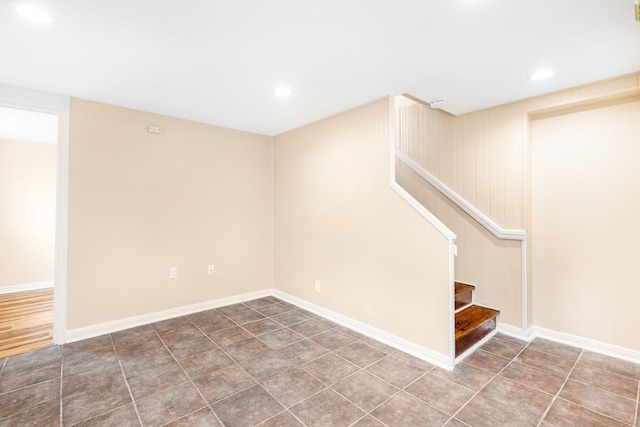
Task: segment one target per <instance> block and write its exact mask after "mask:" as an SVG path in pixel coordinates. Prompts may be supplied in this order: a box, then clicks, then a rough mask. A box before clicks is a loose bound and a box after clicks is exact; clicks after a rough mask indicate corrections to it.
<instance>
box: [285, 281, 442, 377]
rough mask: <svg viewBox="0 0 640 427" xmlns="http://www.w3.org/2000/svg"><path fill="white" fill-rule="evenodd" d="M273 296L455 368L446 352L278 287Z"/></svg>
mask: <svg viewBox="0 0 640 427" xmlns="http://www.w3.org/2000/svg"><path fill="white" fill-rule="evenodd" d="M273 296H274V297H276V298H280V299H282V300H284V301H287V302H289V303H291V304H294V305H296V306H298V307H300V308H304V309H305V310H309V311H310V312H312V313H315V314H317V315H319V316H322V317H325V318H327V319H329V320H331V321H333V322H335V323H337V324H339V325H342V326H345V327H347V328H349V329H352V330H354V331H356V332H359V333H361V334H362V335H366V336H368V337H370V338H373V339H375V340H377V341H380V342H381V343H383V344H386V345H389V346H391V347H394V348H396V349H398V350H401V351H404V352H405V353H408V354H410V355H412V356H414V357H417V358H418V359H421V360H424V361H426V362H429V363H431V364H433V365H436V366H439V367H441V368H443V369H446V370H448V371H451V370H453V359H452V358H451V357H448V356H447V355H445V354H440V353H437V352H435V351H433V350H430V349H428V348H426V347H423V346H420V345H418V344H415V343H412V342H410V341H407V340H405V339H404V338H400V337H398V336H396V335H393V334H390V333H388V332H385V331H382V330H380V329H377V328H374V327H372V326H370V325H367V324H366V323H363V322H360V321H358V320H355V319H352V318H350V317H347V316H344V315H342V314H339V313H336V312H335V311H331V310H328V309H326V308H324V307H320V306H319V305H315V304H313V303H310V302H308V301H305V300H303V299H300V298H297V297H294V296H291V295H289V294H286V293H284V292H281V291H279V290H277V289H276V290H274V291H273Z"/></svg>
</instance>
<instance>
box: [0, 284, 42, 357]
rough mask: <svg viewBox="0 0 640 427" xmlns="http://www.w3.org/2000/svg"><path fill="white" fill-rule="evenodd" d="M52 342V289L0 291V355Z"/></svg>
mask: <svg viewBox="0 0 640 427" xmlns="http://www.w3.org/2000/svg"><path fill="white" fill-rule="evenodd" d="M51 344H53V288H47V289H38V290H34V291H25V292H14V293H10V294H0V358H2V357H7V356H12V355H15V354H20V353H24V352H27V351H31V350H36V349H39V348H43V347H47V346H50V345H51Z"/></svg>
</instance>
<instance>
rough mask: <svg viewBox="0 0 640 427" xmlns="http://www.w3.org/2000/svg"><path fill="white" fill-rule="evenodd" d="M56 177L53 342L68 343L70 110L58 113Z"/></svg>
mask: <svg viewBox="0 0 640 427" xmlns="http://www.w3.org/2000/svg"><path fill="white" fill-rule="evenodd" d="M57 146H58V165H57V177H56V180H57V182H56V241H55V245H56V247H55V259H54V266H55V267H54V281H55V287H54V290H53V291H54V293H53V302H54V311H53V316H54V321H53V342H54V343H55V344H64V343H65V342H66V333H67V244H68V231H69V111H68V110H67V111H64V112H61V113H58V144H57Z"/></svg>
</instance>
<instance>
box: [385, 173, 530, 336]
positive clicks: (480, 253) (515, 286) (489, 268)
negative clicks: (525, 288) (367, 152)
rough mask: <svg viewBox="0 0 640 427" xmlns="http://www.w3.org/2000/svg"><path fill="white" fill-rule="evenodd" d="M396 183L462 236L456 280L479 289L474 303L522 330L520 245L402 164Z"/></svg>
mask: <svg viewBox="0 0 640 427" xmlns="http://www.w3.org/2000/svg"><path fill="white" fill-rule="evenodd" d="M396 179H397V181H398V183H399V184H400V185H401V186H402V187H403V188H404V189H406V190H407V191H408V192H409V193H410V194H411V195H412V196H413V197H414V198H416V199H417V200H418V201H419V202H420V203H422V204H423V205H424V206H425V207H426V208H427V209H429V210H430V211H431V212H432V213H433V214H434V215H435V216H436V217H437V218H438V219H440V220H441V221H442V222H443V223H444V224H445V225H446V226H447V227H449V228H450V229H451V230H452V231H453V232H454V233H456V235H457V236H458V238H457V239H456V245H457V246H458V256H457V257H456V262H455V277H456V280H457V281H461V282H465V283H470V284H474V285H477V287H476V290H475V295H474V302H475V303H477V304H481V305H486V306H488V307H492V308H498V309H499V310H500V312H501V314H500V322H501V323H505V324H508V325H512V326H515V327H521V323H522V293H521V292H522V291H521V290H522V286H521V283H522V270H521V261H520V259H521V257H522V252H521V250H522V249H521V243H520V241H516V240H501V239H498V238H496V237H495V236H493V235H492V234H491V233H490V232H489V231H487V230H486V229H485V228H484V227H482V226H481V225H480V224H479V223H477V222H476V221H474V220H473V219H472V218H471V217H470V216H469V215H467V214H466V213H465V212H463V211H462V210H461V209H460V208H459V207H458V206H457V205H455V204H454V203H452V202H451V201H450V200H449V199H448V198H446V197H445V196H444V195H442V193H440V192H439V191H437V190H436V189H434V188H433V187H432V186H431V185H430V184H429V183H427V182H426V181H425V180H423V179H422V178H420V177H419V176H418V175H417V174H416V173H415V172H413V171H412V170H411V169H410V168H408V167H407V166H405V165H404V164H403V163H402V162H398V163H397V166H396Z"/></svg>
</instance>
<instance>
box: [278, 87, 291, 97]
mask: <svg viewBox="0 0 640 427" xmlns="http://www.w3.org/2000/svg"><path fill="white" fill-rule="evenodd" d="M290 95H291V91H290V90H289V89H288V88H286V87H279V88H278V89H276V96H278V97H280V98H286V97H287V96H290Z"/></svg>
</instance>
